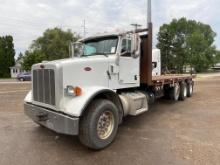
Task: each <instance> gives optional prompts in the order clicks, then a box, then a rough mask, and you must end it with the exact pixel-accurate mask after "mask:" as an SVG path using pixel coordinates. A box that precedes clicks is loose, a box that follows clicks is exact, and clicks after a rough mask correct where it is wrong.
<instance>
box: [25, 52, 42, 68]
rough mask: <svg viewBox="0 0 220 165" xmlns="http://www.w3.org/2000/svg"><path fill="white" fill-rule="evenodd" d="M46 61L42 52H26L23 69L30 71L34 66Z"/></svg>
mask: <svg viewBox="0 0 220 165" xmlns="http://www.w3.org/2000/svg"><path fill="white" fill-rule="evenodd" d="M44 59H45V55H44V54H43V53H42V52H40V51H33V52H31V51H26V52H25V56H24V57H23V62H22V69H23V70H25V71H30V70H31V67H32V65H34V64H36V63H40V62H42V61H43V60H44Z"/></svg>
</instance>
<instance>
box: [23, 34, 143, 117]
mask: <svg viewBox="0 0 220 165" xmlns="http://www.w3.org/2000/svg"><path fill="white" fill-rule="evenodd" d="M125 37H126V36H123V37H119V42H118V46H117V51H116V54H113V55H109V56H104V55H97V56H91V57H81V58H78V57H75V58H71V59H64V60H58V61H52V62H47V63H42V64H36V65H34V66H33V67H32V70H40V69H41V66H42V65H43V66H44V69H53V70H55V88H56V94H55V95H56V105H55V106H51V105H47V104H44V103H41V102H36V101H34V100H33V94H32V92H30V93H29V94H28V95H27V97H26V98H25V102H27V103H32V104H34V105H37V106H42V107H45V108H49V109H52V110H54V111H60V112H63V113H65V114H68V115H71V116H75V117H79V116H81V115H82V111H83V109H84V108H85V105H86V104H87V103H88V102H89V100H90V99H91V98H92V97H93V95H95V94H96V93H98V92H100V91H102V90H109V91H112V92H116V90H117V89H123V88H136V87H139V86H140V54H139V55H138V56H137V57H122V56H120V52H121V45H122V39H123V38H125ZM138 42H140V40H139V41H138ZM139 52H140V47H138V50H137V53H139ZM85 68H91V70H90V71H86V70H85ZM32 72H33V71H32ZM108 73H109V74H108ZM70 85H71V86H78V87H80V88H81V89H82V95H81V96H77V97H72V96H67V95H66V93H65V88H66V87H67V86H70ZM32 88H33V87H32ZM145 110H147V109H146V108H145Z"/></svg>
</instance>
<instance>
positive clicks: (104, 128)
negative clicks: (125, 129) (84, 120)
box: [97, 111, 115, 140]
mask: <svg viewBox="0 0 220 165" xmlns="http://www.w3.org/2000/svg"><path fill="white" fill-rule="evenodd" d="M114 123H115V122H114V115H113V113H112V112H110V111H106V112H103V113H102V114H101V116H100V117H99V120H98V123H97V134H98V137H99V138H100V139H102V140H105V139H107V138H109V136H111V134H112V132H113V129H114Z"/></svg>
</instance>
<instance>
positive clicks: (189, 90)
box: [187, 81, 193, 97]
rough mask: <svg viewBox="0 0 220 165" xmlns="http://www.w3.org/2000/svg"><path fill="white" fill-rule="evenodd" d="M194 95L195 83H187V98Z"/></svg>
mask: <svg viewBox="0 0 220 165" xmlns="http://www.w3.org/2000/svg"><path fill="white" fill-rule="evenodd" d="M192 94H193V82H192V81H190V82H188V83H187V97H192Z"/></svg>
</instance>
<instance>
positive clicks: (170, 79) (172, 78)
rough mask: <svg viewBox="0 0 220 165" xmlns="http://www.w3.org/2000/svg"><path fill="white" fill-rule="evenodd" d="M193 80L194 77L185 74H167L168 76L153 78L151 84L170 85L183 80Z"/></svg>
mask: <svg viewBox="0 0 220 165" xmlns="http://www.w3.org/2000/svg"><path fill="white" fill-rule="evenodd" d="M193 78H195V75H187V74H183V75H182V74H181V75H180V74H179V75H178V74H175V75H174V74H169V75H162V76H153V77H152V82H153V84H160V85H161V84H163V85H164V84H172V83H176V82H179V81H183V80H192V79H193Z"/></svg>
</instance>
